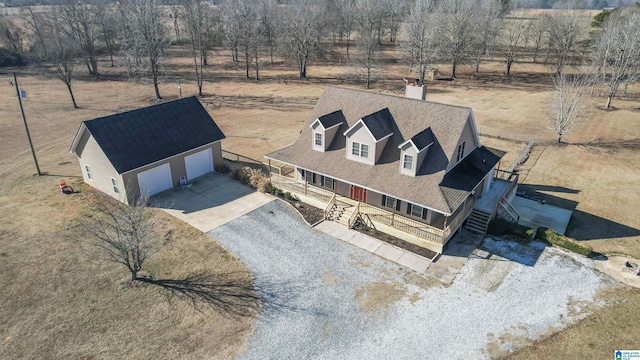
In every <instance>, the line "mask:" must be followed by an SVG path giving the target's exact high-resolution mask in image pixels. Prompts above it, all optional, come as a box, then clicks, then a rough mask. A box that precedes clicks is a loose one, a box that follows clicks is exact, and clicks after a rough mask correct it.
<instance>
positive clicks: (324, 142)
mask: <svg viewBox="0 0 640 360" xmlns="http://www.w3.org/2000/svg"><path fill="white" fill-rule="evenodd" d="M344 122H346V119H345V118H344V114H342V110H338V111H334V112H332V113H330V114H327V115H322V116H320V117H319V118H317V119H316V120H315V121H314V122H313V123H311V125H310V126H311V129H312V131H311V148H312V149H313V150H316V151H320V152H325V151H326V150H327V149H328V148H329V145H331V142H332V141H333V139H334V137H335V136H336V133H337V132H338V129H339V128H340V125H342V123H344Z"/></svg>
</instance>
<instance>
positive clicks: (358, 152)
mask: <svg viewBox="0 0 640 360" xmlns="http://www.w3.org/2000/svg"><path fill="white" fill-rule="evenodd" d="M351 154H352V155H355V156H360V157H362V158H365V159H366V158H368V157H369V145H366V144H361V143H358V142H355V141H354V142H353V144H352V145H351Z"/></svg>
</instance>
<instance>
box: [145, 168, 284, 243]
mask: <svg viewBox="0 0 640 360" xmlns="http://www.w3.org/2000/svg"><path fill="white" fill-rule="evenodd" d="M274 199H275V198H273V197H271V196H268V195H265V194H262V193H260V192H257V191H255V190H253V189H251V188H250V187H249V186H247V185H243V184H241V183H239V182H237V181H234V180H233V179H231V178H230V177H229V176H226V175H222V174H218V173H212V174H208V175H205V176H202V177H200V178H198V179H197V181H196V182H195V183H194V184H193V185H192V186H191V187H190V188H187V189H176V190H174V191H168V192H164V193H162V194H159V195H157V196H154V197H152V199H151V200H152V202H153V203H154V207H157V208H160V209H162V210H164V211H165V212H167V213H168V214H170V215H172V216H175V217H176V218H178V219H180V220H182V221H184V222H186V223H187V224H189V225H191V226H193V227H195V228H196V229H198V230H200V231H202V232H205V233H206V232H209V231H211V230H213V229H215V228H216V227H218V226H221V225H224V224H226V223H228V222H229V221H231V220H234V219H236V218H238V217H240V216H242V215H245V214H247V213H249V212H251V211H253V210H255V209H257V208H258V207H260V206H262V205H264V204H266V203H268V202H270V201H273V200H274Z"/></svg>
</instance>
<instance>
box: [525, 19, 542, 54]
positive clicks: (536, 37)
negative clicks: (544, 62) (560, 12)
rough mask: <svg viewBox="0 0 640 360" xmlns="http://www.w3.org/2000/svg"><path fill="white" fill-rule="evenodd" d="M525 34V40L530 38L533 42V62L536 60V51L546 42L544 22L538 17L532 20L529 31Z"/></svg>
mask: <svg viewBox="0 0 640 360" xmlns="http://www.w3.org/2000/svg"><path fill="white" fill-rule="evenodd" d="M527 34H528V36H527V40H528V39H529V38H530V39H531V41H532V42H533V62H537V61H538V52H539V51H540V48H541V47H542V46H544V45H545V43H546V42H547V37H548V33H547V27H546V24H545V22H544V21H543V20H542V19H540V18H537V19H534V20H532V22H531V26H530V29H529V32H528V33H527ZM525 42H527V41H525Z"/></svg>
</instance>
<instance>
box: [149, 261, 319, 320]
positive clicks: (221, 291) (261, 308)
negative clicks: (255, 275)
mask: <svg viewBox="0 0 640 360" xmlns="http://www.w3.org/2000/svg"><path fill="white" fill-rule="evenodd" d="M139 280H140V281H142V282H145V283H148V284H151V285H157V286H160V287H162V288H164V289H166V290H168V291H169V292H170V296H171V297H172V298H174V297H175V298H177V299H180V300H184V301H187V302H189V303H190V304H191V305H192V306H193V307H194V308H195V309H196V310H201V309H203V308H205V307H210V308H214V309H215V310H218V311H220V312H221V313H223V314H226V315H229V316H232V317H254V316H257V315H258V314H259V313H262V315H263V316H264V315H265V314H268V315H273V314H277V313H282V312H310V309H304V308H301V307H297V306H294V305H292V300H294V299H295V297H296V294H298V293H300V290H301V289H299V288H298V287H297V286H295V285H293V284H290V283H276V282H271V281H256V280H255V279H251V278H249V277H247V276H246V274H245V273H240V272H230V273H211V272H196V273H192V274H189V275H187V276H186V277H184V278H181V279H152V278H140V279H139ZM311 312H314V311H313V310H311Z"/></svg>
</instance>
